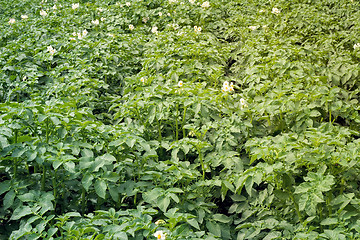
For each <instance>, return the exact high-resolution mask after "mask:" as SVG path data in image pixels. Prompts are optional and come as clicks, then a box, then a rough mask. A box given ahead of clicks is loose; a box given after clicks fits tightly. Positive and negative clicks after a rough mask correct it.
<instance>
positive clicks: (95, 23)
mask: <svg viewBox="0 0 360 240" xmlns="http://www.w3.org/2000/svg"><path fill="white" fill-rule="evenodd" d="M91 23H92V24H94V25H99V23H100V22H99V19H95V20H91Z"/></svg>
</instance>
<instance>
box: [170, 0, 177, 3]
mask: <svg viewBox="0 0 360 240" xmlns="http://www.w3.org/2000/svg"><path fill="white" fill-rule="evenodd" d="M169 3H170V4H171V3H177V0H169Z"/></svg>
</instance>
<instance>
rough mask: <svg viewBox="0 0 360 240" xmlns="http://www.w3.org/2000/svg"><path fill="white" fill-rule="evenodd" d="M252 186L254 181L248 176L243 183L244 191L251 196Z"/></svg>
mask: <svg viewBox="0 0 360 240" xmlns="http://www.w3.org/2000/svg"><path fill="white" fill-rule="evenodd" d="M253 184H254V180H253V177H252V176H249V177H248V178H247V179H246V181H245V190H246V192H247V193H248V194H249V196H251V194H252V186H253Z"/></svg>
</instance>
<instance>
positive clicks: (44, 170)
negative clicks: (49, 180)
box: [41, 165, 46, 191]
mask: <svg viewBox="0 0 360 240" xmlns="http://www.w3.org/2000/svg"><path fill="white" fill-rule="evenodd" d="M42 167H43V172H42V178H41V191H45V177H46V167H45V165H43V166H42Z"/></svg>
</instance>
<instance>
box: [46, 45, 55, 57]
mask: <svg viewBox="0 0 360 240" xmlns="http://www.w3.org/2000/svg"><path fill="white" fill-rule="evenodd" d="M47 50H48V52H49V53H50V54H51V55H54V53H56V49H55V48H53V47H52V46H48V47H47Z"/></svg>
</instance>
